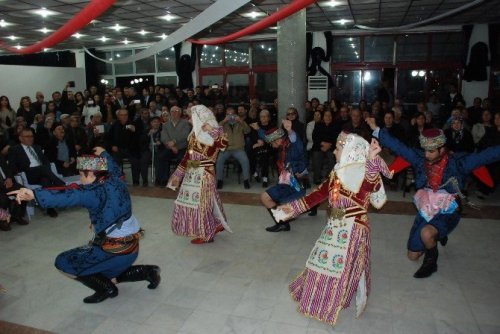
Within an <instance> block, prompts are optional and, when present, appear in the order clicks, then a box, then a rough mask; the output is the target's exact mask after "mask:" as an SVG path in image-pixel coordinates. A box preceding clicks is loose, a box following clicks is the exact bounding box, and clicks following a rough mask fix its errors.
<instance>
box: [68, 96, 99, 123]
mask: <svg viewBox="0 0 500 334" xmlns="http://www.w3.org/2000/svg"><path fill="white" fill-rule="evenodd" d="M98 112H101V107H100V106H99V105H98V104H97V103H96V101H94V99H93V98H89V99H88V100H87V103H86V104H85V106H84V107H83V112H82V117H83V125H85V126H87V125H88V124H89V123H90V120H91V119H92V116H93V115H94V114H96V113H98ZM65 114H66V113H65Z"/></svg>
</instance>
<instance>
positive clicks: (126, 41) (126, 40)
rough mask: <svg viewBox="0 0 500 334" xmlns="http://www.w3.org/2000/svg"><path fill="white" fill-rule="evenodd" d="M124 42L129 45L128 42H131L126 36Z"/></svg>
mask: <svg viewBox="0 0 500 334" xmlns="http://www.w3.org/2000/svg"><path fill="white" fill-rule="evenodd" d="M122 43H123V44H125V45H127V44H128V43H130V41H129V40H128V39H126V38H125V40H124V41H123V42H122Z"/></svg>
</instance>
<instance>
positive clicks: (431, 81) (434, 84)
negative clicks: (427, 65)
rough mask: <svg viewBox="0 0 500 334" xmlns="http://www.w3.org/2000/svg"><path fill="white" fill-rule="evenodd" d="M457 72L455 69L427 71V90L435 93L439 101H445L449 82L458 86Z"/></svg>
mask: <svg viewBox="0 0 500 334" xmlns="http://www.w3.org/2000/svg"><path fill="white" fill-rule="evenodd" d="M459 73H460V71H459V70H457V69H450V70H432V71H429V72H428V77H429V78H428V80H427V82H428V85H427V90H428V92H429V93H430V94H432V93H435V94H436V95H437V96H438V97H439V100H440V101H445V98H446V95H447V94H448V92H449V86H450V84H454V85H455V86H456V87H458V83H459V79H458V78H459Z"/></svg>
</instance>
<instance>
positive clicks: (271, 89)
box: [254, 72, 278, 103]
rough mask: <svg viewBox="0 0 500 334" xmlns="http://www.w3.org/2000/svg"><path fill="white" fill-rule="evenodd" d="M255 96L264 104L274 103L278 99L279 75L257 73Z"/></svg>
mask: <svg viewBox="0 0 500 334" xmlns="http://www.w3.org/2000/svg"><path fill="white" fill-rule="evenodd" d="M254 78H255V96H256V97H257V98H258V99H259V100H260V101H262V102H266V103H273V102H274V100H275V99H276V98H277V97H278V74H277V73H276V72H272V73H255V76H254Z"/></svg>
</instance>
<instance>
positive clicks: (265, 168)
mask: <svg viewBox="0 0 500 334" xmlns="http://www.w3.org/2000/svg"><path fill="white" fill-rule="evenodd" d="M259 116H260V120H259V121H258V122H256V123H251V124H250V126H251V127H252V129H253V131H251V132H250V135H251V141H252V154H251V155H250V156H249V157H248V159H249V161H250V173H251V174H252V175H253V177H254V179H255V180H256V181H257V182H260V178H262V186H263V187H264V188H267V186H268V184H269V180H268V176H269V161H270V160H271V157H272V153H273V149H272V147H271V145H270V144H269V143H266V142H265V141H264V139H263V138H260V137H259V130H260V129H262V130H263V131H265V132H267V131H268V130H271V129H274V128H275V126H274V125H273V124H272V123H271V113H270V112H269V110H267V109H264V110H262V111H261V112H260V115H259ZM257 167H260V176H259V173H258V172H257Z"/></svg>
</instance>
